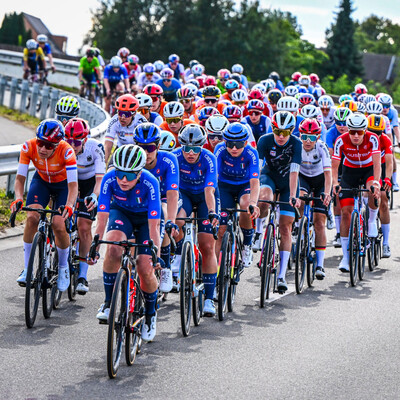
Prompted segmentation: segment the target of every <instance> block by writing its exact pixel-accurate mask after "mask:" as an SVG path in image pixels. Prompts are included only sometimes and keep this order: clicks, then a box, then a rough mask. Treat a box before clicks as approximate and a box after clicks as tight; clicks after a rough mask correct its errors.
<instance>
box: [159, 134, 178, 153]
mask: <svg viewBox="0 0 400 400" xmlns="http://www.w3.org/2000/svg"><path fill="white" fill-rule="evenodd" d="M175 147H176V139H175V136H174V135H173V134H172V133H171V132H168V131H161V138H160V150H165V151H172V150H173V149H174V148H175Z"/></svg>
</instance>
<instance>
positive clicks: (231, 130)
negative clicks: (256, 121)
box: [222, 122, 249, 142]
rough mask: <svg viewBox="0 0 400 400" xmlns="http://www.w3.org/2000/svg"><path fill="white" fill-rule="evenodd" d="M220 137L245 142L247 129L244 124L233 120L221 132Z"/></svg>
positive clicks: (247, 134) (247, 136) (247, 135)
mask: <svg viewBox="0 0 400 400" xmlns="http://www.w3.org/2000/svg"><path fill="white" fill-rule="evenodd" d="M222 137H223V138H224V140H228V141H238V142H245V141H246V140H247V139H248V138H249V131H248V130H247V129H246V127H245V125H244V124H241V123H240V122H233V123H232V124H229V125H228V126H227V127H226V128H225V130H224V131H223V132H222Z"/></svg>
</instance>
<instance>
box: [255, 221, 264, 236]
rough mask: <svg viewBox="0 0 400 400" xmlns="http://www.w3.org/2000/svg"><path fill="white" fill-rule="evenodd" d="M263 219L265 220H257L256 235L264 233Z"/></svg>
mask: <svg viewBox="0 0 400 400" xmlns="http://www.w3.org/2000/svg"><path fill="white" fill-rule="evenodd" d="M263 219H264V218H257V220H256V233H263V230H264V229H263Z"/></svg>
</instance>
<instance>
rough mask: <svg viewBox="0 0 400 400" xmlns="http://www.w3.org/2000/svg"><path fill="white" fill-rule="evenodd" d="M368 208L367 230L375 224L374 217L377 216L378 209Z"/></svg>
mask: <svg viewBox="0 0 400 400" xmlns="http://www.w3.org/2000/svg"><path fill="white" fill-rule="evenodd" d="M368 208H369V218H368V230H370V227H371V226H374V225H376V218H377V217H378V209H376V210H373V209H372V208H371V207H368Z"/></svg>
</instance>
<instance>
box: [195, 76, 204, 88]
mask: <svg viewBox="0 0 400 400" xmlns="http://www.w3.org/2000/svg"><path fill="white" fill-rule="evenodd" d="M196 80H197V82H199V85H200V89H202V88H203V87H204V86H205V85H204V81H205V78H204V76H196Z"/></svg>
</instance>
